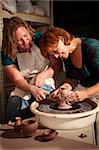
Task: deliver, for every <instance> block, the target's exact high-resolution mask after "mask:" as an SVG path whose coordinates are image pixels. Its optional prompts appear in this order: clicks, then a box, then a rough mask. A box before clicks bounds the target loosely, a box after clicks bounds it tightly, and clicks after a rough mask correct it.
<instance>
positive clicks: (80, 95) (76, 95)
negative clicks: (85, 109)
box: [66, 90, 88, 102]
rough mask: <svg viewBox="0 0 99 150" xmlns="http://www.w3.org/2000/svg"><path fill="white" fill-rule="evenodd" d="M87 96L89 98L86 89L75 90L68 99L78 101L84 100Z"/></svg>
mask: <svg viewBox="0 0 99 150" xmlns="http://www.w3.org/2000/svg"><path fill="white" fill-rule="evenodd" d="M85 98H88V94H87V91H86V90H81V91H75V92H72V93H71V94H69V95H68V96H67V98H66V99H67V101H69V102H73V101H74V102H78V101H83V100H84V99H85Z"/></svg>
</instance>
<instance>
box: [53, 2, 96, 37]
mask: <svg viewBox="0 0 99 150" xmlns="http://www.w3.org/2000/svg"><path fill="white" fill-rule="evenodd" d="M53 11H54V25H55V26H58V27H62V28H64V29H66V30H67V31H69V32H71V33H73V34H74V35H78V36H86V37H93V38H99V2H98V1H66V0H65V1H56V0H55V1H54V2H53Z"/></svg>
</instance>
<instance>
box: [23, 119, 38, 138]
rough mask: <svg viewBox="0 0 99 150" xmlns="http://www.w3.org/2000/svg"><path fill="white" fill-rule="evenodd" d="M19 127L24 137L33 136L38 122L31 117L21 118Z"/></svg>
mask: <svg viewBox="0 0 99 150" xmlns="http://www.w3.org/2000/svg"><path fill="white" fill-rule="evenodd" d="M21 128H22V131H23V134H24V135H25V136H26V137H30V136H33V135H34V134H35V132H36V130H37V128H38V122H37V121H36V120H33V119H24V120H22V123H21Z"/></svg>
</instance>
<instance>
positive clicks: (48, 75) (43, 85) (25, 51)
mask: <svg viewBox="0 0 99 150" xmlns="http://www.w3.org/2000/svg"><path fill="white" fill-rule="evenodd" d="M40 37H41V35H40V34H38V33H36V34H35V30H34V29H32V28H31V27H30V26H29V25H28V24H27V23H26V22H25V21H23V20H22V19H21V18H19V17H12V18H11V19H9V22H7V24H6V26H5V28H4V31H3V42H2V43H3V45H2V63H3V66H4V71H5V73H6V74H7V75H8V76H9V78H10V79H11V81H13V82H14V84H15V89H14V91H12V92H11V94H10V96H9V99H8V103H7V109H6V122H7V123H9V122H10V121H11V122H14V121H15V117H16V116H21V117H26V118H27V117H28V116H27V114H26V113H27V110H26V109H25V108H26V106H28V107H29V104H31V102H32V101H33V100H34V99H36V100H37V101H41V100H43V99H44V98H45V97H46V95H47V94H49V92H50V91H52V90H53V89H54V88H55V87H54V80H53V78H52V77H53V75H54V70H53V68H52V67H51V65H50V61H49V59H46V58H44V57H43V56H42V55H41V52H40V49H39V48H38V47H37V46H36V45H35V43H34V42H38V39H40ZM33 40H34V41H33ZM54 60H55V59H54ZM53 62H54V63H53V64H52V66H53V67H54V66H55V64H56V61H53ZM55 68H56V67H55ZM31 95H32V97H31ZM27 99H28V100H29V101H26V100H27ZM24 100H25V103H23V102H24ZM22 104H23V105H22ZM29 113H30V112H29Z"/></svg>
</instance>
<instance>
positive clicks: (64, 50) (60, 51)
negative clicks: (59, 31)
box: [48, 39, 69, 59]
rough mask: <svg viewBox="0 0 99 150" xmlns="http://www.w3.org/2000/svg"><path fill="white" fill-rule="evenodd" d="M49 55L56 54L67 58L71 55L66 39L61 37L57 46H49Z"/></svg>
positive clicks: (57, 56) (58, 56)
mask: <svg viewBox="0 0 99 150" xmlns="http://www.w3.org/2000/svg"><path fill="white" fill-rule="evenodd" d="M48 53H49V55H54V56H55V57H56V58H65V59H67V58H68V56H69V45H64V41H63V40H61V39H59V42H58V44H57V47H56V48H54V49H53V48H52V47H49V48H48Z"/></svg>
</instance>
